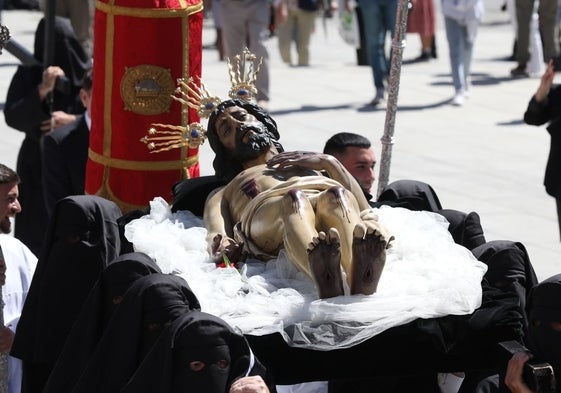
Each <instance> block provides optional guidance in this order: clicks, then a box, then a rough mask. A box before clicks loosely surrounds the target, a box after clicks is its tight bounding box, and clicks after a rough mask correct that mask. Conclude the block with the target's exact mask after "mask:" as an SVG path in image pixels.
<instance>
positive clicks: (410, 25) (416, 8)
mask: <svg viewBox="0 0 561 393" xmlns="http://www.w3.org/2000/svg"><path fill="white" fill-rule="evenodd" d="M410 2H411V5H412V8H411V10H410V11H409V13H408V14H407V32H408V33H418V34H419V38H420V39H421V54H420V55H419V57H417V58H415V61H429V60H431V59H436V56H437V54H436V40H435V30H436V16H435V14H436V12H435V7H434V0H410Z"/></svg>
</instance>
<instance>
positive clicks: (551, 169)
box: [524, 60, 561, 235]
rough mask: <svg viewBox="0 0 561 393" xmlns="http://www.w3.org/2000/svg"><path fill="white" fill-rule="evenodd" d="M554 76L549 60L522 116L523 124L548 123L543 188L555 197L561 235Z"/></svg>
mask: <svg viewBox="0 0 561 393" xmlns="http://www.w3.org/2000/svg"><path fill="white" fill-rule="evenodd" d="M554 77H555V69H554V66H553V61H552V60H550V61H549V63H548V64H547V68H546V70H545V73H544V74H543V76H542V77H541V80H540V85H539V86H538V90H537V91H536V93H535V94H534V95H533V96H532V98H531V99H530V102H529V103H528V108H527V109H526V112H525V113H524V123H526V124H530V125H534V126H541V125H543V124H545V123H549V124H548V126H547V132H548V133H549V135H550V136H551V144H550V148H549V157H548V159H547V166H546V169H545V178H544V185H545V190H546V192H547V193H548V194H549V195H551V196H552V197H553V198H555V202H556V204H557V220H558V221H559V233H560V235H561V86H560V85H558V84H555V85H554V84H553V78H554Z"/></svg>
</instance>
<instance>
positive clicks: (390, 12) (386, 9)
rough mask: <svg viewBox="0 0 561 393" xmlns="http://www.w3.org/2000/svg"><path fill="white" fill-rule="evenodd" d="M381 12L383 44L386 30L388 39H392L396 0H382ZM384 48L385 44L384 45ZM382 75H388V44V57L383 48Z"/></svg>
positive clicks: (390, 54)
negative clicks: (383, 66)
mask: <svg viewBox="0 0 561 393" xmlns="http://www.w3.org/2000/svg"><path fill="white" fill-rule="evenodd" d="M383 3H384V4H383V14H384V33H383V36H384V44H385V40H386V31H389V32H390V40H393V36H394V33H395V19H396V14H397V0H384V2H383ZM384 48H385V45H384ZM383 54H384V59H385V62H384V65H385V70H384V76H385V77H386V78H387V77H389V70H390V61H391V57H392V48H391V45H390V53H389V57H386V53H385V49H384V52H383Z"/></svg>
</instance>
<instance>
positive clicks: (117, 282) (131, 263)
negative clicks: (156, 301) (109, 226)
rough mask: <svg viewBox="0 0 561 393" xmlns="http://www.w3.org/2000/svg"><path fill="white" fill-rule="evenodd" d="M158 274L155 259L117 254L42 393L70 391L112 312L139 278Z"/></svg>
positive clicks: (90, 298)
mask: <svg viewBox="0 0 561 393" xmlns="http://www.w3.org/2000/svg"><path fill="white" fill-rule="evenodd" d="M153 273H161V271H160V268H159V267H158V265H157V264H156V262H155V261H154V260H153V259H152V258H150V257H149V256H147V255H146V254H143V253H140V252H133V253H128V254H124V255H121V256H119V257H117V258H116V259H115V260H113V261H112V262H111V263H110V264H109V266H107V267H106V268H105V270H104V271H103V272H102V273H101V275H100V277H99V279H98V280H97V282H96V284H95V286H94V287H93V289H92V290H91V291H90V294H89V296H88V298H87V299H86V301H85V302H84V306H83V307H82V310H81V312H80V314H79V315H78V318H77V319H76V322H75V323H74V325H73V327H72V330H71V331H70V333H69V335H68V338H67V339H66V342H65V345H64V347H63V349H62V352H61V353H60V356H59V358H58V360H57V363H56V365H55V367H54V368H53V370H52V372H51V375H50V377H49V380H48V381H47V384H46V385H45V388H44V389H43V393H70V392H71V391H72V388H73V387H74V385H75V384H76V381H77V380H78V377H79V376H80V375H81V373H82V371H83V370H84V368H85V367H86V365H87V364H88V361H89V359H90V357H91V356H92V353H93V352H94V350H95V348H96V347H97V344H98V342H99V340H100V339H101V336H102V334H103V331H104V330H105V327H106V326H107V323H108V322H109V319H110V317H111V316H112V315H113V311H114V309H115V308H116V307H118V301H119V299H122V297H123V296H124V294H125V293H126V291H127V290H128V289H129V287H130V286H131V285H132V284H133V283H134V282H135V281H136V280H138V279H139V278H141V277H144V276H147V275H150V274H153Z"/></svg>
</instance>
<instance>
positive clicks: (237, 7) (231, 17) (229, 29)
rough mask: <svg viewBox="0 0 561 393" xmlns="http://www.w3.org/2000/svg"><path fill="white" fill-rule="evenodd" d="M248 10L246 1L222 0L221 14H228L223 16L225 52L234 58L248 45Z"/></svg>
mask: <svg viewBox="0 0 561 393" xmlns="http://www.w3.org/2000/svg"><path fill="white" fill-rule="evenodd" d="M247 12H248V11H247V10H246V9H245V2H244V1H232V0H221V1H220V14H221V15H228V17H227V18H222V37H223V39H224V40H223V42H224V53H225V54H226V57H229V58H230V59H232V60H233V59H234V57H235V56H236V55H237V54H239V53H241V51H243V50H244V48H245V47H246V46H247V30H246V27H245V26H246V20H247V16H246V14H247Z"/></svg>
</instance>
